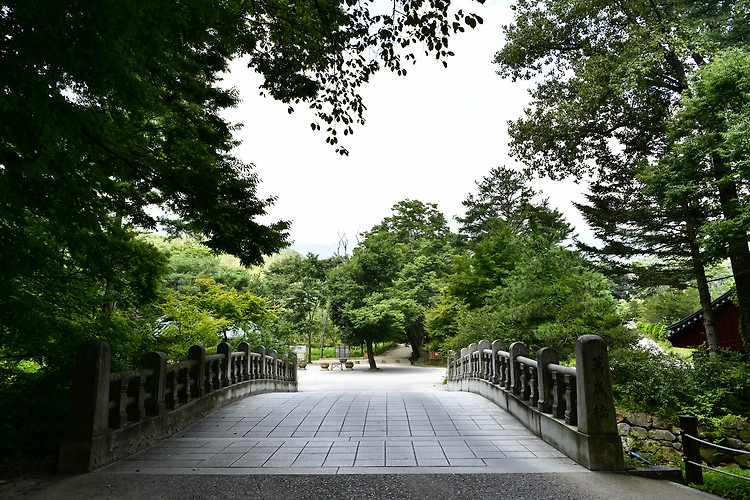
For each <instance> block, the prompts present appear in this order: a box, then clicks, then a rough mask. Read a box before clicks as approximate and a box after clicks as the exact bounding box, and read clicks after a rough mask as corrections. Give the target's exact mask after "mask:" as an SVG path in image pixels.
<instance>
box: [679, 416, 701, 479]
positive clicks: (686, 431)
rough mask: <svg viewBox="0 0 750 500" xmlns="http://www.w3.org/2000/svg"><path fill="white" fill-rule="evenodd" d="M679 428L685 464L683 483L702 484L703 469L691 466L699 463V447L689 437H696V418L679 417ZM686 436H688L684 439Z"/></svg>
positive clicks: (698, 444)
mask: <svg viewBox="0 0 750 500" xmlns="http://www.w3.org/2000/svg"><path fill="white" fill-rule="evenodd" d="M680 427H681V428H682V430H681V431H680V434H681V435H682V460H683V462H685V482H686V483H687V484H690V483H693V484H703V469H701V467H700V466H698V465H695V464H692V463H690V462H695V463H697V464H699V463H701V445H700V443H698V442H697V441H695V440H693V439H690V437H694V438H697V437H698V417H694V416H693V415H680ZM686 436H690V437H688V438H687V439H686Z"/></svg>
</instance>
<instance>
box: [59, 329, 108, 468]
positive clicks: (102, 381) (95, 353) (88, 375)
mask: <svg viewBox="0 0 750 500" xmlns="http://www.w3.org/2000/svg"><path fill="white" fill-rule="evenodd" d="M110 363H111V351H110V348H109V344H107V343H106V342H103V341H101V340H90V341H88V342H86V343H85V344H83V345H81V346H80V347H79V348H78V353H77V355H76V367H75V372H74V373H73V389H72V393H71V401H70V411H69V412H68V420H67V423H66V426H65V436H64V438H63V441H62V444H61V446H60V456H59V459H58V471H60V472H88V471H90V470H91V469H92V468H93V467H95V466H96V465H98V462H99V458H100V457H97V456H96V454H95V453H94V444H93V441H95V440H96V439H97V438H99V437H100V436H104V435H105V434H106V433H107V431H108V430H109V368H110Z"/></svg>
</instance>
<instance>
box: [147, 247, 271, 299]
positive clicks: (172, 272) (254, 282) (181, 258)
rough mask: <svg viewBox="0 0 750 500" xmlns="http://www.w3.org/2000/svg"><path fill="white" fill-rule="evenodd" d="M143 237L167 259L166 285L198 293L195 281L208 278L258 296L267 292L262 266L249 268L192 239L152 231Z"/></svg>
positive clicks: (198, 288)
mask: <svg viewBox="0 0 750 500" xmlns="http://www.w3.org/2000/svg"><path fill="white" fill-rule="evenodd" d="M141 238H142V239H144V240H145V241H147V242H149V243H151V244H153V245H155V246H156V247H157V248H158V249H159V250H160V251H161V252H162V253H163V254H164V256H165V257H166V259H167V274H166V276H165V277H164V280H163V283H164V285H163V286H164V288H167V289H170V290H174V291H176V292H179V293H182V294H191V293H192V294H195V293H198V292H199V291H200V287H199V286H197V285H196V283H195V280H196V279H199V278H208V279H213V280H214V281H216V282H217V283H222V284H224V285H226V286H228V287H229V288H235V289H237V290H238V291H240V292H244V291H249V292H251V293H255V294H256V295H259V294H262V293H263V292H264V289H263V285H262V283H261V278H260V270H259V268H247V267H245V266H243V265H242V264H240V262H239V260H238V259H237V258H236V257H233V256H230V255H226V254H221V255H217V254H216V253H215V252H214V251H212V250H211V249H210V248H208V247H206V246H205V245H202V244H200V243H199V242H198V241H196V240H193V239H190V238H168V237H165V236H162V235H158V234H153V233H143V234H142V235H141Z"/></svg>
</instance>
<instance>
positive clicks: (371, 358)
mask: <svg viewBox="0 0 750 500" xmlns="http://www.w3.org/2000/svg"><path fill="white" fill-rule="evenodd" d="M365 345H366V346H367V360H368V361H369V362H370V370H377V369H378V365H376V364H375V355H374V354H373V351H372V341H371V340H365Z"/></svg>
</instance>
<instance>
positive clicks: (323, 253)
mask: <svg viewBox="0 0 750 500" xmlns="http://www.w3.org/2000/svg"><path fill="white" fill-rule="evenodd" d="M289 248H290V249H291V250H295V251H296V252H297V253H299V254H300V255H302V256H305V255H307V254H308V253H312V254H315V255H317V256H318V257H320V258H321V259H327V258H328V257H333V256H334V255H335V254H336V250H337V249H338V244H337V243H331V244H330V245H321V244H319V243H292V246H291V247H289Z"/></svg>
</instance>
